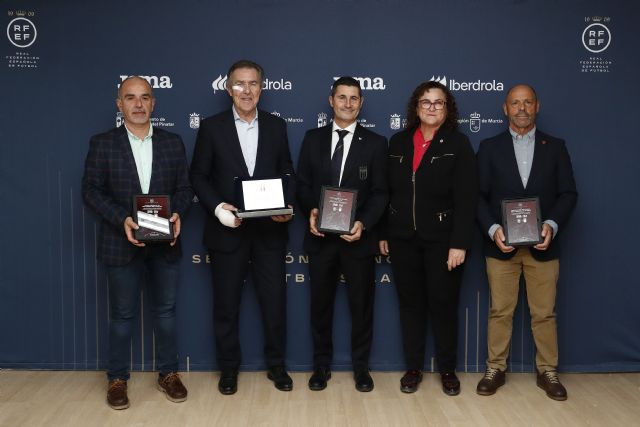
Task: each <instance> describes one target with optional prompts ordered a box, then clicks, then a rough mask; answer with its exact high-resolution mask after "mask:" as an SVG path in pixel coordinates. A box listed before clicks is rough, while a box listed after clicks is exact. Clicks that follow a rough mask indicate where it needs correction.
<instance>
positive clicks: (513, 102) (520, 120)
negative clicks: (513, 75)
mask: <svg viewBox="0 0 640 427" xmlns="http://www.w3.org/2000/svg"><path fill="white" fill-rule="evenodd" d="M502 108H503V110H504V114H505V116H507V118H508V119H509V127H510V128H511V129H512V130H513V131H514V132H516V133H518V134H520V135H524V134H526V133H527V132H529V131H530V130H531V129H533V127H534V126H535V125H536V115H537V114H538V111H539V110H540V103H539V102H538V96H537V95H536V91H535V90H534V89H533V88H532V87H531V86H529V85H525V84H520V85H516V86H514V87H512V88H511V89H509V91H508V92H507V97H506V98H505V100H504V105H503V106H502Z"/></svg>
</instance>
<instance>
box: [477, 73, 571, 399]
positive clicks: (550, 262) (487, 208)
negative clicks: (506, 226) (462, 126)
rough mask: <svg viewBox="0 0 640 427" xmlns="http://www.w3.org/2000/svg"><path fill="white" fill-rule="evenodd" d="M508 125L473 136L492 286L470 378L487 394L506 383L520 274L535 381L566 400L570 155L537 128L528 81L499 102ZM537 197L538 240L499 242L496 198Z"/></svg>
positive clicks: (498, 202) (561, 143)
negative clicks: (564, 264) (564, 265)
mask: <svg viewBox="0 0 640 427" xmlns="http://www.w3.org/2000/svg"><path fill="white" fill-rule="evenodd" d="M503 109H504V113H505V115H506V116H507V118H508V119H509V130H508V131H507V132H503V133H501V134H499V135H497V136H495V137H493V138H489V139H487V140H484V141H482V142H481V143H480V149H479V151H478V173H479V184H480V196H481V197H480V202H479V204H478V221H479V223H480V226H481V229H482V234H483V236H484V240H485V255H486V262H487V276H488V278H489V288H490V291H491V308H490V312H489V328H488V350H489V356H488V359H487V369H486V371H485V375H484V377H483V378H482V379H481V380H480V382H479V383H478V386H477V392H478V394H481V395H492V394H494V393H495V392H496V390H497V389H498V388H499V387H500V386H502V385H503V384H504V383H505V370H506V368H507V363H506V361H507V357H508V355H509V344H510V342H511V332H512V326H513V312H514V310H515V308H516V305H517V302H518V291H519V283H520V276H521V275H523V274H524V278H525V281H526V286H527V299H528V302H529V311H530V313H531V329H532V332H533V338H534V340H535V343H536V350H537V352H536V368H537V372H538V376H537V384H538V386H539V387H540V388H542V389H544V390H545V392H546V394H547V396H549V397H550V398H551V399H554V400H566V399H567V391H566V389H565V388H564V387H563V385H562V384H561V383H560V380H559V379H558V375H557V371H556V369H557V366H558V343H557V330H556V313H555V302H556V284H557V281H558V275H559V272H560V264H559V261H558V257H559V246H558V239H559V238H560V237H559V235H558V233H559V232H560V231H562V230H563V229H564V227H566V225H567V222H568V220H569V217H570V216H571V213H572V212H573V209H574V207H575V204H576V199H577V195H578V193H577V191H576V183H575V180H574V178H573V169H572V167H571V159H570V158H569V153H568V152H567V148H566V146H565V143H564V141H563V140H561V139H558V138H554V137H553V136H550V135H547V134H545V133H543V132H541V131H539V130H537V129H536V124H535V119H536V115H537V113H538V111H539V109H540V103H539V101H538V97H537V95H536V92H535V91H534V89H533V88H532V87H531V86H528V85H517V86H514V87H513V88H511V89H510V90H509V92H507V97H506V99H505V102H504V105H503ZM534 196H537V197H538V198H539V200H540V209H541V217H542V220H543V221H544V222H543V224H542V233H541V237H542V239H543V241H542V243H539V244H537V245H535V246H521V247H517V248H516V247H513V246H508V245H506V244H505V243H506V240H505V231H504V230H503V229H502V225H501V224H502V222H503V221H502V219H503V218H502V210H501V201H502V200H504V199H518V198H530V197H534Z"/></svg>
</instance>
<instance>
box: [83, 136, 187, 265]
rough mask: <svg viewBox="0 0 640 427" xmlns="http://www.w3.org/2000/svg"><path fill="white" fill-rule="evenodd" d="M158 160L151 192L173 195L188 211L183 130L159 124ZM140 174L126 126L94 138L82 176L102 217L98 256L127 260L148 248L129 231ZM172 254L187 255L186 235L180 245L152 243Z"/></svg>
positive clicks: (175, 205) (177, 208)
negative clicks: (130, 238)
mask: <svg viewBox="0 0 640 427" xmlns="http://www.w3.org/2000/svg"><path fill="white" fill-rule="evenodd" d="M151 141H152V142H151V143H152V144H153V163H152V166H151V183H150V185H149V194H169V195H171V210H172V211H173V212H176V213H178V214H179V215H180V217H181V218H183V217H184V214H185V213H186V211H187V209H188V208H189V206H190V205H191V200H192V199H193V191H192V189H191V186H190V184H189V172H188V170H189V169H188V165H187V158H186V155H185V149H184V144H183V143H182V139H181V138H180V136H179V135H176V134H174V133H170V132H167V131H165V130H163V129H159V128H156V127H154V128H153V137H152V140H151ZM141 193H142V189H141V188H140V179H139V178H138V171H137V169H136V162H135V160H134V158H133V152H132V151H131V144H130V143H129V138H128V136H127V130H126V129H125V127H124V126H121V127H119V128H114V129H111V130H110V131H108V132H105V133H101V134H99V135H95V136H93V137H92V138H91V142H90V146H89V153H88V154H87V158H86V161H85V168H84V176H83V177H82V197H83V198H84V201H85V203H86V204H87V205H88V206H90V207H91V208H92V209H93V210H94V211H95V212H96V213H97V214H98V215H99V216H100V217H102V224H101V227H100V235H99V237H98V259H99V260H101V261H103V262H104V263H105V264H107V265H124V264H126V263H128V262H129V261H130V260H131V259H132V258H133V256H134V255H135V254H136V253H137V252H138V251H140V250H143V249H142V248H138V247H136V246H134V245H132V244H131V243H130V242H129V241H128V240H127V237H126V235H125V234H124V227H123V224H124V220H125V219H126V218H127V217H128V216H131V215H132V210H133V196H134V195H136V194H141ZM147 247H148V248H149V249H150V250H157V251H162V252H164V253H165V256H166V257H167V259H169V260H171V261H172V260H176V259H178V258H179V257H180V255H181V250H180V239H178V242H177V243H176V245H174V246H170V245H168V244H163V245H147Z"/></svg>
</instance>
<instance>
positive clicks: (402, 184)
mask: <svg viewBox="0 0 640 427" xmlns="http://www.w3.org/2000/svg"><path fill="white" fill-rule="evenodd" d="M407 117H408V121H407V128H406V129H405V130H403V131H401V132H399V133H397V134H395V135H394V136H393V137H392V138H391V141H390V142H389V155H388V170H389V206H388V211H387V215H386V218H387V221H386V226H383V230H382V235H381V237H382V239H383V240H380V242H379V243H380V252H381V253H382V254H383V255H388V254H391V255H392V260H391V265H392V271H393V276H394V281H395V284H396V289H397V291H398V299H399V302H400V320H401V325H402V339H403V347H404V354H405V362H406V365H407V372H406V373H405V375H404V376H403V377H402V379H401V380H400V389H401V390H402V391H403V392H406V393H413V392H415V391H416V390H417V389H418V385H419V384H420V382H421V381H422V368H423V367H424V362H425V361H424V354H425V339H426V321H427V315H428V316H429V319H430V321H431V325H432V329H433V334H434V338H435V347H436V361H437V365H438V370H439V371H440V374H441V379H442V387H443V390H444V392H445V393H446V394H448V395H451V396H454V395H457V394H458V393H460V381H458V378H457V377H456V374H455V368H456V360H457V357H456V355H457V341H458V339H457V332H458V296H459V290H460V282H461V279H462V267H463V264H464V261H465V256H466V252H467V249H468V248H469V247H470V245H471V240H472V230H473V222H474V214H475V210H476V198H477V176H476V175H477V174H476V165H475V155H474V152H473V148H472V147H471V144H470V143H469V139H468V138H467V137H466V136H465V135H463V134H462V133H460V132H458V130H457V127H458V122H457V119H458V110H457V107H456V102H455V99H454V97H453V95H452V94H451V93H450V92H449V90H448V89H447V87H446V86H444V85H442V84H440V83H437V82H425V83H422V84H420V85H419V86H418V87H417V88H416V89H415V90H414V91H413V94H412V95H411V98H410V100H409V103H408V107H407Z"/></svg>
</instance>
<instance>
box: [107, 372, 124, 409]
mask: <svg viewBox="0 0 640 427" xmlns="http://www.w3.org/2000/svg"><path fill="white" fill-rule="evenodd" d="M107 404H108V405H109V406H110V407H111V408H112V409H117V410H119V409H127V408H128V407H129V398H128V397H127V382H126V381H125V380H120V379H117V380H111V381H109V388H108V389H107Z"/></svg>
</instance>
